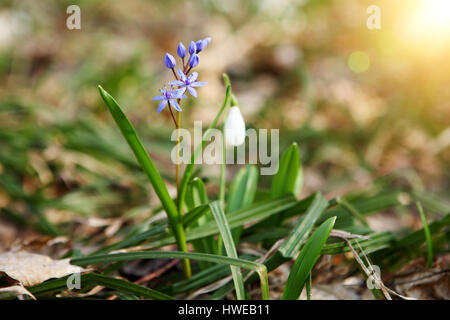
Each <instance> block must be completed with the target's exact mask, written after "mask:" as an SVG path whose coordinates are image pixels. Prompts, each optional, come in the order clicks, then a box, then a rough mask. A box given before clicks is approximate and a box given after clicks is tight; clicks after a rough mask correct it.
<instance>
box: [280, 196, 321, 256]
mask: <svg viewBox="0 0 450 320" xmlns="http://www.w3.org/2000/svg"><path fill="white" fill-rule="evenodd" d="M327 207H328V201H327V200H325V198H324V197H323V196H322V194H321V193H320V192H317V193H316V194H315V196H314V200H313V202H312V203H311V205H310V206H309V208H308V210H307V211H306V213H305V216H304V217H303V218H301V219H300V220H299V221H298V223H297V225H296V226H295V227H294V229H293V230H292V231H291V233H290V234H289V236H288V238H287V239H286V241H285V242H284V243H283V244H282V245H281V247H280V249H278V250H279V251H280V252H281V254H282V255H283V256H284V257H286V258H293V257H294V256H295V254H296V253H297V252H298V250H299V249H300V247H301V246H302V245H303V243H305V241H306V239H307V238H308V236H309V234H310V232H311V230H312V228H313V227H314V224H315V222H316V221H317V219H319V217H320V215H321V214H322V212H324V211H325V209H326V208H327Z"/></svg>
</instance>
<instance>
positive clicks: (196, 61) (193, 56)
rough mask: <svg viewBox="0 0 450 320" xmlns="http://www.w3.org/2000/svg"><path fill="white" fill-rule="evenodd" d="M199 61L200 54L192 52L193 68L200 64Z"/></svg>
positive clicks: (190, 60) (190, 63) (190, 64)
mask: <svg viewBox="0 0 450 320" xmlns="http://www.w3.org/2000/svg"><path fill="white" fill-rule="evenodd" d="M198 62H199V58H198V55H197V54H196V53H194V54H192V55H191V56H190V57H189V66H190V67H191V68H194V67H196V66H197V65H198Z"/></svg>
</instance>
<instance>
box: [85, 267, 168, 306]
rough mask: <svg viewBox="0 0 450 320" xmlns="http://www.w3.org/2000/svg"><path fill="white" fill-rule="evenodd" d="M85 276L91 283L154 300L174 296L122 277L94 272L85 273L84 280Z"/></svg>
mask: <svg viewBox="0 0 450 320" xmlns="http://www.w3.org/2000/svg"><path fill="white" fill-rule="evenodd" d="M86 278H87V281H88V282H89V283H91V284H96V285H101V286H105V287H108V288H111V289H115V290H120V291H121V292H126V293H129V294H134V295H137V296H141V297H144V298H150V299H155V300H174V298H172V297H170V296H168V295H166V294H164V293H162V292H159V291H156V290H153V289H150V288H146V287H143V286H140V285H138V284H135V283H133V282H129V281H125V280H122V279H116V278H112V277H108V276H104V275H101V274H96V273H90V274H87V275H86V277H85V280H86Z"/></svg>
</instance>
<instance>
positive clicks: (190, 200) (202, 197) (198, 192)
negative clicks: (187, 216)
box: [186, 178, 209, 210]
mask: <svg viewBox="0 0 450 320" xmlns="http://www.w3.org/2000/svg"><path fill="white" fill-rule="evenodd" d="M208 202H209V199H208V194H207V193H206V187H205V184H204V183H203V181H202V179H199V178H194V179H192V181H190V182H189V184H188V188H187V193H186V206H187V208H188V210H192V209H194V208H196V207H198V206H201V205H203V204H207V203H208Z"/></svg>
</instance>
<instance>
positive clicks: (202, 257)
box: [70, 251, 259, 270]
mask: <svg viewBox="0 0 450 320" xmlns="http://www.w3.org/2000/svg"><path fill="white" fill-rule="evenodd" d="M157 258H170V259H192V260H198V261H208V262H213V263H218V264H228V265H232V266H236V267H240V268H246V269H250V270H254V269H256V268H257V267H258V266H259V264H258V263H255V262H253V261H248V260H244V259H237V258H230V257H225V256H218V255H214V254H209V253H197V252H183V251H135V252H122V253H110V254H101V255H95V256H86V257H82V258H74V259H72V260H70V263H71V264H73V265H77V266H88V265H93V264H103V263H110V262H118V261H133V260H139V259H157Z"/></svg>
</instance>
